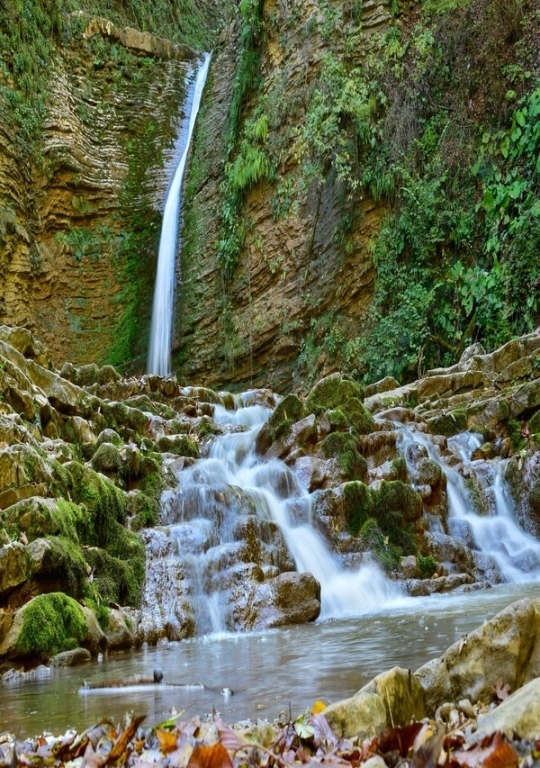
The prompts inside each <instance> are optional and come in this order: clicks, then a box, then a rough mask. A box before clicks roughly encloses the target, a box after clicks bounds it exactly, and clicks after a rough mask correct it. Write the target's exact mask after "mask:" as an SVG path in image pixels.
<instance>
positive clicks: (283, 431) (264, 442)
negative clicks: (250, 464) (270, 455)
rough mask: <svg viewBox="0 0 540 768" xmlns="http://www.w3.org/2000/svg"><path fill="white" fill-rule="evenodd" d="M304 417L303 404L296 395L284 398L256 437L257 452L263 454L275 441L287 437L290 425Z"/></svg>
mask: <svg viewBox="0 0 540 768" xmlns="http://www.w3.org/2000/svg"><path fill="white" fill-rule="evenodd" d="M305 415H306V410H305V406H304V403H303V401H302V400H301V399H300V398H299V397H298V396H297V395H292V394H291V395H287V397H284V398H283V400H282V401H281V402H280V403H279V404H278V405H277V406H276V408H275V409H274V412H273V413H272V415H271V416H270V418H269V419H268V421H267V422H266V423H265V424H264V426H263V427H262V429H261V430H260V432H259V434H258V436H257V444H256V446H257V452H258V453H260V454H265V453H266V451H267V450H268V449H269V448H270V446H271V445H272V443H273V442H274V441H275V440H277V439H279V438H283V437H287V435H288V434H289V432H290V431H291V427H292V425H293V424H295V423H296V422H297V421H300V420H301V419H303V418H304V416H305Z"/></svg>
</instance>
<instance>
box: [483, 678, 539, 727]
mask: <svg viewBox="0 0 540 768" xmlns="http://www.w3.org/2000/svg"><path fill="white" fill-rule="evenodd" d="M497 731H502V732H503V733H504V734H506V736H508V738H515V737H516V736H517V737H518V738H520V739H535V740H538V739H540V678H538V677H537V678H535V679H534V680H531V681H530V683H527V685H524V686H523V688H520V689H519V690H518V691H516V692H515V693H513V694H512V695H511V696H509V697H508V698H507V699H506V700H505V701H503V702H502V704H500V705H499V706H498V707H497V708H496V709H494V710H492V711H491V712H488V714H487V715H481V716H480V717H479V718H478V729H477V731H476V733H475V734H474V739H475V741H481V740H482V739H483V738H484V737H486V736H491V734H493V733H497Z"/></svg>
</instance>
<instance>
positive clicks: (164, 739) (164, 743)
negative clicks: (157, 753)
mask: <svg viewBox="0 0 540 768" xmlns="http://www.w3.org/2000/svg"><path fill="white" fill-rule="evenodd" d="M155 734H156V736H157V740H158V741H159V746H160V747H161V751H162V752H163V754H164V755H166V754H167V753H168V752H174V750H175V749H176V746H177V745H176V742H177V735H176V732H173V731H166V730H164V729H163V728H156V729H155Z"/></svg>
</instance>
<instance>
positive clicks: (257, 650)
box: [0, 584, 540, 737]
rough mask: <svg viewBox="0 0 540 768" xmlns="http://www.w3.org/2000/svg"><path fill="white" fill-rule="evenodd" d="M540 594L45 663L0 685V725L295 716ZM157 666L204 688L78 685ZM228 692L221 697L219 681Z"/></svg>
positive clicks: (17, 729)
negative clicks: (73, 662)
mask: <svg viewBox="0 0 540 768" xmlns="http://www.w3.org/2000/svg"><path fill="white" fill-rule="evenodd" d="M538 596H540V587H539V586H538V585H530V584H529V585H527V586H523V585H504V586H498V587H494V588H493V589H488V590H481V591H478V592H473V593H470V594H465V595H464V594H461V595H442V596H436V597H435V596H432V597H429V598H415V599H411V600H410V601H408V604H407V605H406V606H402V607H401V608H400V609H398V610H396V609H393V610H391V611H390V610H388V611H383V612H380V613H377V614H370V615H365V616H363V617H361V618H358V619H346V620H334V621H323V622H316V623H315V624H307V625H302V626H295V627H290V628H284V629H279V630H270V631H267V632H262V633H251V634H232V633H231V634H226V633H222V634H219V635H215V636H209V637H199V638H196V639H193V640H184V641H182V642H169V643H166V644H160V645H159V646H158V647H148V648H143V649H142V650H137V651H130V652H126V653H116V654H109V655H108V656H107V655H106V656H105V657H104V659H103V661H102V662H101V663H98V662H91V663H89V664H86V665H84V666H82V667H75V668H72V669H58V670H52V671H51V672H50V673H49V674H47V675H46V676H45V677H43V678H42V679H40V680H35V681H29V682H26V683H23V684H12V685H4V686H2V688H1V689H0V697H1V706H0V732H2V731H4V730H9V731H11V732H13V733H19V735H20V737H24V736H31V735H35V734H37V733H40V732H42V731H43V730H44V729H47V730H50V731H52V732H53V733H62V732H63V731H64V730H65V729H66V727H67V726H68V725H69V726H72V727H74V728H77V729H83V728H86V727H88V726H90V725H92V724H94V723H96V722H98V721H99V720H101V719H103V718H111V719H112V720H113V721H115V722H116V721H118V720H119V718H121V717H122V715H124V713H126V712H128V711H134V712H136V713H141V714H142V713H144V714H146V715H147V724H149V725H150V724H154V723H158V722H161V721H162V720H164V719H166V718H168V717H170V716H171V712H172V711H173V708H174V710H176V711H177V712H178V713H180V712H182V710H183V711H184V714H183V716H182V717H183V718H188V717H190V716H192V715H195V714H199V715H204V714H206V713H211V712H212V707H215V708H216V709H217V710H219V711H220V712H221V714H222V716H223V717H224V719H225V720H227V721H230V722H232V721H235V722H236V721H238V720H242V719H245V718H254V719H257V718H259V717H261V718H269V719H273V718H276V717H278V716H279V714H280V713H281V712H283V711H284V712H286V713H287V714H288V712H289V706H290V710H291V713H292V716H293V718H294V717H297V716H298V715H299V714H301V712H303V711H304V710H305V709H306V708H307V707H311V706H312V704H313V702H314V701H316V700H317V699H322V700H323V701H325V702H327V703H329V702H331V701H337V700H339V699H341V698H344V697H347V696H351V695H352V694H353V693H355V692H356V691H357V690H359V689H360V688H361V687H362V686H363V685H364V684H365V683H367V682H368V681H369V680H370V679H371V678H373V677H374V676H375V675H377V674H379V673H380V672H382V671H384V670H386V669H390V668H391V667H392V666H394V665H396V664H398V665H400V666H403V667H407V668H410V669H413V670H414V669H417V668H418V667H419V666H421V665H422V664H424V663H425V662H427V661H428V660H429V659H432V658H436V657H437V656H439V655H440V654H441V653H442V652H444V651H445V650H446V648H448V646H450V645H451V644H452V643H453V642H455V641H456V640H459V639H460V637H461V635H462V634H465V633H467V632H470V631H471V630H473V629H475V628H476V627H478V626H479V625H481V624H482V622H483V621H484V620H486V619H489V618H491V617H492V616H494V615H495V614H496V613H497V612H498V611H499V610H501V609H502V608H504V607H505V606H506V605H508V604H509V603H511V602H512V601H514V600H517V599H519V598H521V597H538ZM156 667H159V668H160V669H161V670H162V671H163V674H164V680H165V681H168V682H170V683H192V684H194V683H196V684H199V683H202V684H203V685H204V686H205V688H204V689H201V688H177V687H166V686H163V685H159V686H148V687H138V688H127V689H119V690H117V691H116V692H113V691H103V690H102V691H87V692H79V688H80V686H81V684H82V682H83V680H87V681H89V682H91V683H98V682H102V681H106V680H111V679H117V678H123V677H126V676H128V675H132V674H143V675H152V671H153V669H154V668H156ZM225 687H227V688H231V689H232V690H233V692H234V694H233V695H232V696H228V697H226V696H224V695H223V694H222V693H221V691H222V689H223V688H225Z"/></svg>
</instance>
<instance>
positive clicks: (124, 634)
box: [105, 608, 133, 651]
mask: <svg viewBox="0 0 540 768" xmlns="http://www.w3.org/2000/svg"><path fill="white" fill-rule="evenodd" d="M105 637H106V638H107V647H108V649H109V650H110V651H120V650H125V649H126V648H131V646H132V645H133V636H132V634H131V631H130V629H129V627H128V626H127V623H126V617H125V616H124V613H123V611H121V610H117V609H116V608H111V609H110V610H109V623H108V624H107V628H106V629H105Z"/></svg>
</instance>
